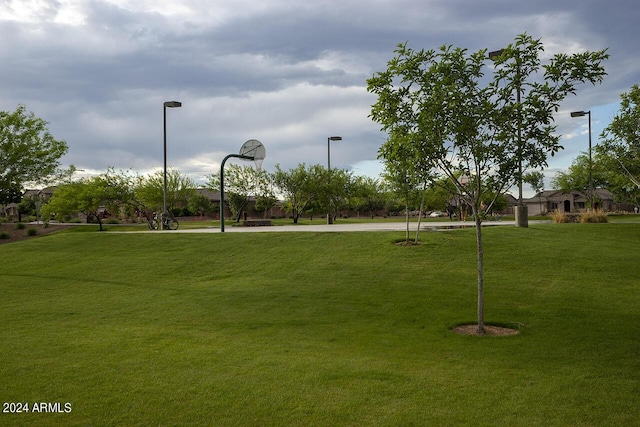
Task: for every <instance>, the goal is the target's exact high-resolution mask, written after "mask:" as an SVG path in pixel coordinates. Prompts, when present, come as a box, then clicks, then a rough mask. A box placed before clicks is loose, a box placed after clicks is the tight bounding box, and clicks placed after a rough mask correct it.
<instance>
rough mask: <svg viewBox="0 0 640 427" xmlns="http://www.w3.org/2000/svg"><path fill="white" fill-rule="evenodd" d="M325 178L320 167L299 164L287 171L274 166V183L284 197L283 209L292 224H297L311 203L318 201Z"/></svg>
mask: <svg viewBox="0 0 640 427" xmlns="http://www.w3.org/2000/svg"><path fill="white" fill-rule="evenodd" d="M326 177H327V175H326V169H324V168H323V167H322V166H320V165H310V166H307V165H305V164H304V163H301V164H299V165H298V166H297V167H295V168H293V169H290V170H288V171H284V170H282V169H281V168H280V165H279V164H277V165H276V171H275V173H274V176H273V179H274V183H275V185H276V187H278V189H279V190H280V192H281V193H282V195H283V197H284V200H285V205H284V207H285V209H287V211H288V212H290V213H291V216H292V217H293V223H294V224H297V223H298V219H299V218H300V216H301V215H302V214H303V213H304V212H305V211H306V209H307V208H308V207H309V206H310V204H311V203H312V202H314V201H320V198H321V197H322V195H323V188H326V184H324V183H326ZM325 206H326V203H325Z"/></svg>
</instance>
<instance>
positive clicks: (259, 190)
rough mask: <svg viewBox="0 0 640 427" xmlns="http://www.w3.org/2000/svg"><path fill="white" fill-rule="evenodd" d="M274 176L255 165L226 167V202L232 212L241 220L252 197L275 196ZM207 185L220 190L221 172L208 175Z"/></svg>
mask: <svg viewBox="0 0 640 427" xmlns="http://www.w3.org/2000/svg"><path fill="white" fill-rule="evenodd" d="M272 180H273V178H272V177H271V175H270V174H269V173H268V172H267V171H265V170H264V169H259V170H258V169H256V168H254V167H253V166H246V165H245V166H240V165H237V164H234V163H232V164H229V165H227V166H226V167H225V169H224V191H225V194H226V195H227V197H226V200H225V202H226V203H227V204H228V205H229V209H230V210H231V214H232V215H233V216H234V217H235V218H236V221H240V218H241V216H242V213H243V212H244V211H245V209H246V208H247V206H248V204H249V199H250V198H257V197H261V196H262V197H268V198H274V197H275V195H274V194H273V188H272V187H273V186H272ZM207 187H208V188H209V189H210V190H212V191H220V174H219V173H218V174H212V175H209V177H208V182H207Z"/></svg>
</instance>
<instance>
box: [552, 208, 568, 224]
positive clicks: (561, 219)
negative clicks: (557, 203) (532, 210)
mask: <svg viewBox="0 0 640 427" xmlns="http://www.w3.org/2000/svg"><path fill="white" fill-rule="evenodd" d="M550 217H551V220H552V221H553V223H554V224H566V223H568V222H571V219H570V218H569V215H567V214H566V213H564V212H560V211H559V210H557V209H556V210H555V211H553V212H552V213H551V215H550Z"/></svg>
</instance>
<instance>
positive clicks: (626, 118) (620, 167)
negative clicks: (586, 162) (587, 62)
mask: <svg viewBox="0 0 640 427" xmlns="http://www.w3.org/2000/svg"><path fill="white" fill-rule="evenodd" d="M620 98H621V101H620V111H619V112H618V114H616V116H615V117H614V118H613V120H612V121H611V123H610V124H609V126H607V127H606V128H605V129H604V131H603V132H602V134H601V136H600V138H601V139H602V142H601V143H600V144H599V145H597V146H596V147H595V151H596V153H597V156H598V160H599V161H600V162H602V163H603V165H604V168H605V170H607V171H608V189H609V190H610V191H611V192H613V193H614V194H615V195H616V196H617V199H618V200H625V201H630V202H632V203H635V204H640V86H639V85H637V84H636V85H633V86H632V87H631V89H630V90H629V92H626V93H623V94H622V95H621V96H620Z"/></svg>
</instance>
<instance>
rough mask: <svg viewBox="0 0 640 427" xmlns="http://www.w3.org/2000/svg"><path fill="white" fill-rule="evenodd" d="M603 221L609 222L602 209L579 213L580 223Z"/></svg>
mask: <svg viewBox="0 0 640 427" xmlns="http://www.w3.org/2000/svg"><path fill="white" fill-rule="evenodd" d="M604 222H609V218H608V217H607V214H606V213H604V212H603V211H598V210H592V211H588V212H585V213H583V214H582V215H580V223H581V224H587V223H590V224H595V223H604Z"/></svg>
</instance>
